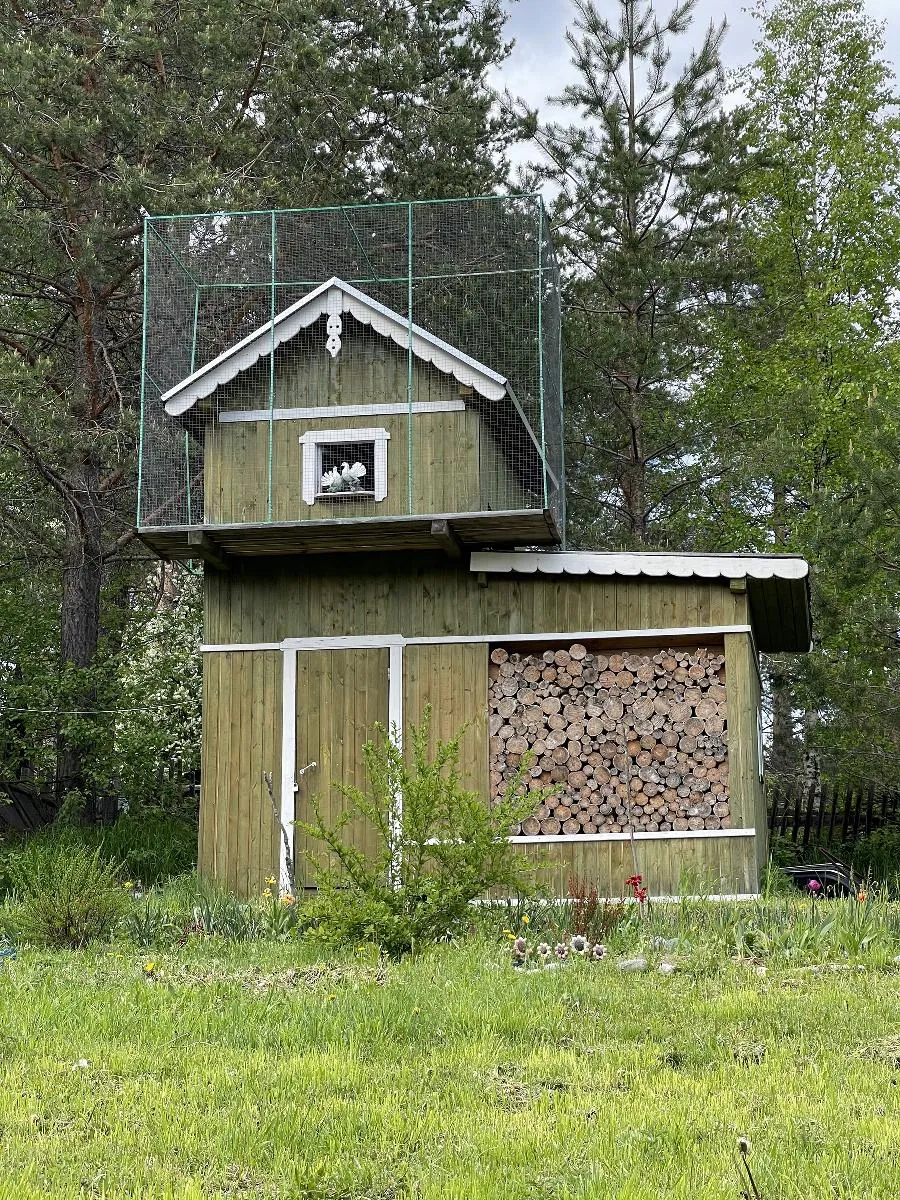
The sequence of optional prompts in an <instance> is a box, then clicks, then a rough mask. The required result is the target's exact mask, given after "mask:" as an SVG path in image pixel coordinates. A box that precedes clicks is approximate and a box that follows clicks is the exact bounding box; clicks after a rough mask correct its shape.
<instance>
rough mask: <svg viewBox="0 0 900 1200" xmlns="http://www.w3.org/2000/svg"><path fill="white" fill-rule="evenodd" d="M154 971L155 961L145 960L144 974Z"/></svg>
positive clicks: (150, 973)
mask: <svg viewBox="0 0 900 1200" xmlns="http://www.w3.org/2000/svg"><path fill="white" fill-rule="evenodd" d="M155 971H156V963H155V962H145V963H144V974H145V975H152V974H153V973H154V972H155Z"/></svg>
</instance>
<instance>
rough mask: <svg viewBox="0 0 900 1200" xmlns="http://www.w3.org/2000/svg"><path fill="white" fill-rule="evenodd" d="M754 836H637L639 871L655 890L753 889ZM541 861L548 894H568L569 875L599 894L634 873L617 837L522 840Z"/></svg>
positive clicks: (620, 886)
mask: <svg viewBox="0 0 900 1200" xmlns="http://www.w3.org/2000/svg"><path fill="white" fill-rule="evenodd" d="M755 841H756V839H755V838H752V837H703V838H670V839H666V840H663V839H661V838H660V839H656V838H654V839H651V840H646V841H645V840H639V841H637V842H635V847H636V850H637V865H638V874H640V875H642V876H643V877H644V879H645V880H646V882H647V884H648V885H649V887H650V889H651V893H652V894H653V895H656V896H678V895H715V896H735V895H738V896H742V895H752V894H753V893H755V892H756V891H757V890H758V884H757V863H756V848H755ZM521 852H522V853H524V854H527V855H528V857H529V858H531V859H532V860H533V861H535V862H537V863H539V864H540V867H539V872H538V877H539V879H541V881H542V882H543V883H544V884H546V886H547V888H548V890H549V891H550V892H551V894H553V895H557V896H566V895H568V889H569V882H570V880H577V881H581V882H584V883H587V884H593V885H595V886H596V888H597V891H598V893H599V894H600V895H601V896H614V897H615V896H621V895H625V894H626V893H627V892H628V889H627V888H626V887H625V880H626V879H627V878H628V876H629V875H632V874H634V862H633V859H632V853H631V846H630V845H629V843H628V842H627V841H622V842H588V841H584V842H555V843H552V842H551V843H548V844H547V845H546V846H543V845H541V846H534V845H530V846H523V847H521Z"/></svg>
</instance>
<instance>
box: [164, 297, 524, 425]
mask: <svg viewBox="0 0 900 1200" xmlns="http://www.w3.org/2000/svg"><path fill="white" fill-rule="evenodd" d="M342 313H350V314H351V316H353V317H355V318H356V320H357V321H359V322H360V323H361V324H363V325H370V326H371V327H372V328H373V329H374V330H375V331H376V332H377V333H380V334H381V335H382V336H384V337H389V338H391V339H392V340H393V341H395V342H396V343H397V345H398V346H402V347H403V348H404V349H406V347H407V346H408V345H409V342H410V335H411V336H412V352H413V354H415V356H416V357H417V358H419V359H421V360H422V361H423V362H428V363H431V364H432V365H433V366H435V367H436V368H437V369H438V370H439V371H442V372H443V373H444V374H445V375H452V376H453V377H454V378H455V379H458V380H459V382H460V383H462V384H465V385H466V386H467V387H471V388H473V389H474V390H475V391H476V392H478V394H479V395H481V396H483V397H484V398H485V399H486V400H501V399H503V397H504V396H507V397H509V399H511V400H512V402H513V403H514V404H515V405H516V407H518V402H517V401H516V398H515V395H514V394H513V390H512V388H511V386H510V384H509V382H508V380H506V379H505V378H504V377H503V376H502V375H498V373H497V372H496V371H492V370H491V369H490V367H486V366H484V364H483V363H480V362H477V361H476V360H475V359H474V358H470V357H469V355H468V354H464V353H463V352H462V351H461V350H457V349H456V348H455V347H454V346H451V345H450V344H449V343H447V342H444V341H441V339H440V338H438V337H435V336H434V334H433V333H429V332H428V330H427V329H423V328H422V326H421V325H415V324H412V323H411V322H410V321H409V320H408V319H407V318H406V317H404V316H402V315H401V314H400V313H397V312H394V311H393V309H390V308H388V307H387V306H386V305H384V304H380V303H379V302H378V301H377V300H373V299H372V297H371V296H367V295H366V294H365V292H361V291H360V290H359V288H355V287H353V285H352V284H349V283H344V282H343V280H341V279H338V278H337V276H332V278H331V279H329V280H327V281H326V282H325V283H323V284H320V285H319V286H318V287H317V288H314V289H313V290H312V291H311V292H309V293H307V295H305V296H303V297H302V298H301V299H300V300H298V301H297V302H296V303H295V304H292V305H291V306H290V307H289V308H286V309H285V310H284V312H281V313H279V314H278V315H277V316H276V317H275V318H274V319H273V320H271V321H267V322H266V323H265V325H261V326H260V327H259V329H256V330H254V332H253V333H250V334H248V335H247V337H245V338H243V339H242V340H241V341H239V342H237V343H236V344H235V345H234V346H231V347H230V348H229V349H228V350H225V351H223V352H222V353H221V354H220V355H219V356H218V357H217V358H214V359H213V360H212V361H211V362H208V363H207V364H206V365H205V366H203V367H200V369H199V370H197V371H194V373H193V374H192V375H189V376H188V377H187V378H186V379H183V380H182V381H181V382H180V383H178V384H176V385H175V387H173V388H170V389H169V391H167V392H166V393H165V394H164V395H163V397H162V401H163V404H165V407H166V412H167V413H168V414H169V416H170V417H179V416H181V415H182V414H183V413H186V412H187V411H188V410H189V409H191V408H193V406H194V405H195V404H196V403H197V401H198V400H201V399H203V397H204V396H209V395H211V393H212V392H214V391H215V390H216V388H219V387H222V385H223V384H226V383H229V382H230V381H231V380H232V379H234V378H235V377H236V376H238V375H239V374H240V373H241V372H242V371H246V370H248V369H249V368H250V367H252V366H253V365H254V363H256V362H258V361H259V360H260V359H261V358H263V357H264V356H265V355H267V354H270V353H271V352H272V350H273V349H277V347H278V346H281V345H283V344H284V343H285V342H288V341H290V340H291V338H292V337H294V335H295V334H297V333H299V331H300V330H301V329H306V328H307V327H308V326H310V325H312V324H313V322H314V321H317V320H318V319H319V317H322V316H326V315H327V316H340V315H341V314H342Z"/></svg>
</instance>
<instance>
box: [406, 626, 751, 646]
mask: <svg viewBox="0 0 900 1200" xmlns="http://www.w3.org/2000/svg"><path fill="white" fill-rule="evenodd" d="M749 632H750V626H749V625H689V626H682V627H680V628H674V629H600V630H598V629H586V630H573V631H572V632H571V633H565V632H564V633H560V632H558V631H554V632H553V633H471V634H453V635H448V636H446V637H411V638H406V639H404V640H405V642H406V645H408V646H431V645H443V644H444V643H447V642H495V643H497V644H498V645H505V644H506V643H508V642H565V641H589V642H601V641H603V642H607V641H618V640H619V639H621V638H628V639H629V640H634V639H636V638H637V639H640V640H642V641H645V642H646V641H660V639H665V638H670V637H704V636H708V635H709V634H716V635H719V634H725V633H749Z"/></svg>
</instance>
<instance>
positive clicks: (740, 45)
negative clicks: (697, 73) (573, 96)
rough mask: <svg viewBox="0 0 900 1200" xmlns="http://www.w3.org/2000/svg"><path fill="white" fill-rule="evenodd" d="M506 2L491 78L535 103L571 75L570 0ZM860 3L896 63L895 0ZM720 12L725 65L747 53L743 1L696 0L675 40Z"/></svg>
mask: <svg viewBox="0 0 900 1200" xmlns="http://www.w3.org/2000/svg"><path fill="white" fill-rule="evenodd" d="M596 3H597V7H598V9H599V10H600V12H601V13H603V12H604V9H606V10H608V14H609V16H610V17H613V18H614V17H615V16H616V14H617V11H618V4H617V3H616V0H596ZM507 7H508V8H509V11H510V19H509V21H508V23H507V31H508V33H509V34H510V36H511V37H513V38H515V40H516V45H515V47H514V49H513V51H512V54H511V55H510V57H509V59H508V60H507V63H506V64H505V66H504V68H503V70H502V71H501V72H499V73H498V77H496V78H495V79H494V81H493V82H494V83H495V86H496V85H497V84H499V86H500V87H501V88H504V87H508V88H509V90H510V91H511V92H512V93H513V94H514V95H518V96H521V97H522V98H523V99H524V100H526V101H527V102H528V103H529V104H531V105H533V106H535V107H538V106H541V105H542V104H543V101H544V100H545V98H546V96H547V95H551V94H555V93H556V92H559V91H561V90H562V88H563V87H565V85H566V83H567V82H569V80H570V78H571V76H572V69H571V66H570V64H569V58H570V54H571V52H570V50H569V48H568V46H567V45H566V41H565V30H566V26H567V25H568V24H569V23H570V21H571V16H572V12H573V9H572V3H571V0H507ZM656 7H657V8H658V10H659V12H660V14H661V15H664V16H665V15H668V12H669V9H670V2H669V3H667V2H666V0H656ZM866 8H867V10H868V12H869V13H870V14H871V16H872V17H874V18H875V19H876V20H879V21H882V22H884V24H885V56H886V57H887V58H888V59H889V60H890V61H891V62H892V63H893V64H894V65H895V69H896V67H897V65H900V0H868V3H867V5H866ZM722 17H727V18H728V32H727V33H726V35H725V41H724V44H723V47H722V61H723V64H724V66H725V68H726V70H727V69H729V68H732V67H736V66H739V65H740V64H742V63H746V62H748V61H749V60H750V58H751V57H752V54H753V43H754V40H755V38H756V23H755V21H754V20H753V18H752V17H751V16H750V15H749V13H748V12H747V10H746V8H745V7H744V5H742V4H740V3H734V4H725V3H723V2H722V0H698V4H697V8H696V15H695V17H694V24H693V25H692V26H691V29H690V31H689V32H688V34H686V35H685V36H684V37H683V38H681V39H678V41H679V42H681V43H682V44H683V45H684V46H685V47H687V48H688V49H690V47H691V45H699V43H700V41H701V39H702V37H703V31H704V30H705V28H706V26H707V25H709V23H710V21H715V22H716V23H718V22H719V21H721V19H722ZM676 44H677V43H676ZM545 111H546V110H545ZM550 113H551V114H552V110H550ZM548 115H549V114H548Z"/></svg>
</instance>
